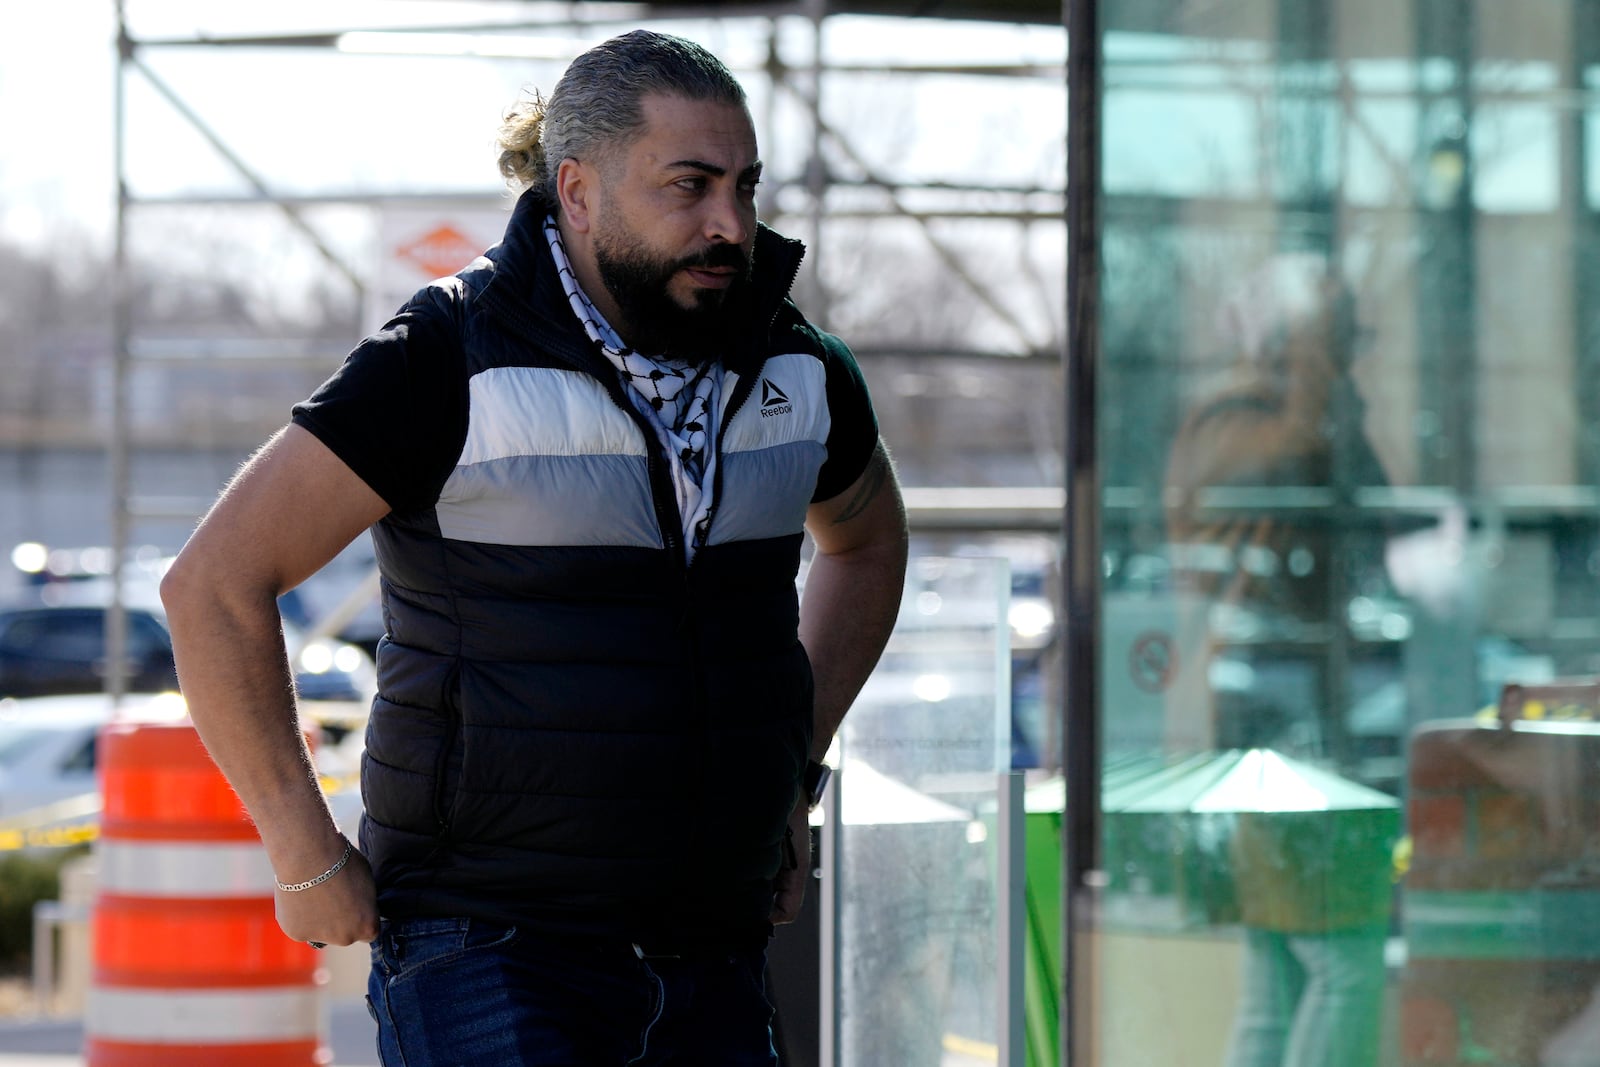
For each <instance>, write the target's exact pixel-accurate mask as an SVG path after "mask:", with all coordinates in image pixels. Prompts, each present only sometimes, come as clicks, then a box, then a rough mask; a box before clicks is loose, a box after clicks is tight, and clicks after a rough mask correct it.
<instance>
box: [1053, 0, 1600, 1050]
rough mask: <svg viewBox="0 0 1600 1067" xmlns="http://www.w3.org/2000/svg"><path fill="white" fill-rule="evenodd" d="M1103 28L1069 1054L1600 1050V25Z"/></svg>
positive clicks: (1246, 2) (1472, 20)
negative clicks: (1598, 698) (1096, 668)
mask: <svg viewBox="0 0 1600 1067" xmlns="http://www.w3.org/2000/svg"><path fill="white" fill-rule="evenodd" d="M1102 11H1103V25H1104V27H1105V29H1104V34H1105V37H1104V40H1103V42H1102V46H1103V47H1102V50H1101V51H1102V54H1103V56H1104V62H1105V70H1104V92H1105V103H1104V109H1105V110H1104V128H1105V142H1106V143H1105V151H1104V155H1103V172H1102V175H1101V189H1102V204H1101V215H1102V218H1103V220H1104V222H1103V231H1102V235H1101V253H1102V255H1101V258H1102V265H1103V271H1102V277H1101V293H1100V297H1101V300H1100V309H1101V315H1102V321H1101V323H1100V330H1099V335H1100V337H1101V339H1102V345H1103V351H1102V352H1101V353H1100V368H1101V373H1100V382H1101V393H1100V395H1099V396H1098V398H1097V403H1098V407H1099V415H1098V419H1097V425H1098V427H1099V431H1100V434H1101V437H1100V442H1099V449H1100V459H1101V476H1102V480H1103V489H1102V497H1101V504H1102V509H1101V510H1102V516H1103V519H1102V523H1103V525H1102V530H1101V541H1102V544H1103V546H1104V551H1105V570H1104V575H1105V582H1104V590H1103V597H1102V602H1103V629H1102V633H1101V651H1102V656H1103V659H1102V663H1101V680H1102V684H1101V693H1102V704H1101V708H1100V717H1101V724H1102V729H1101V736H1102V738H1103V743H1104V753H1103V779H1104V782H1103V784H1104V790H1103V796H1102V800H1101V807H1102V815H1103V818H1102V850H1101V851H1102V861H1103V868H1104V870H1103V875H1104V879H1103V881H1104V884H1103V886H1102V887H1100V888H1098V890H1097V896H1096V898H1095V903H1096V904H1097V905H1098V906H1097V907H1096V908H1094V909H1092V910H1086V911H1084V913H1083V915H1084V919H1083V921H1082V922H1081V923H1080V924H1079V925H1076V926H1075V927H1074V936H1076V937H1077V938H1079V939H1080V944H1079V950H1080V951H1079V953H1078V958H1080V959H1084V960H1088V961H1090V963H1089V964H1088V966H1089V968H1090V970H1089V973H1088V974H1087V975H1086V976H1084V978H1083V981H1084V986H1083V989H1082V990H1080V991H1079V1004H1080V1005H1082V1006H1083V1011H1082V1012H1080V1016H1079V1017H1080V1018H1083V1019H1087V1020H1089V1023H1088V1024H1089V1025H1092V1026H1093V1028H1094V1031H1095V1033H1094V1036H1093V1040H1092V1041H1089V1042H1088V1043H1087V1044H1086V1045H1083V1046H1082V1047H1087V1048H1091V1049H1092V1050H1093V1055H1094V1057H1095V1062H1096V1063H1097V1064H1099V1065H1104V1067H1124V1065H1127V1067H1134V1065H1139V1067H1142V1065H1144V1064H1149V1063H1195V1064H1205V1065H1207V1067H1210V1065H1213V1064H1221V1065H1225V1067H1310V1065H1319V1067H1320V1065H1327V1067H1378V1065H1380V1064H1381V1065H1383V1067H1390V1065H1395V1067H1461V1065H1466V1064H1497V1065H1511V1064H1518V1065H1521V1064H1528V1065H1539V1067H1553V1065H1560V1067H1577V1065H1580V1064H1587V1065H1600V942H1597V941H1596V940H1595V937H1594V935H1593V933H1592V931H1594V930H1597V929H1600V904H1597V903H1596V902H1597V901H1600V813H1597V812H1596V811H1595V809H1594V805H1595V803H1596V801H1595V800H1594V799H1593V798H1594V797H1595V796H1597V795H1600V790H1597V788H1596V786H1597V785H1600V781H1597V779H1600V752H1595V751H1593V750H1592V746H1593V745H1595V744H1596V743H1597V741H1596V738H1597V737H1600V727H1597V726H1596V725H1595V723H1594V722H1593V721H1592V720H1593V719H1594V718H1595V715H1594V712H1593V704H1592V703H1590V702H1586V700H1587V698H1582V699H1580V698H1578V697H1573V696H1572V694H1580V696H1581V694H1583V693H1585V692H1586V691H1587V690H1586V689H1585V685H1586V682H1585V679H1588V678H1589V677H1590V676H1593V675H1596V674H1600V611H1597V608H1600V564H1597V563H1596V561H1597V560H1600V489H1597V485H1600V420H1597V419H1596V418H1595V413H1596V411H1600V351H1597V348H1600V320H1596V318H1595V316H1596V314H1597V312H1596V311H1595V310H1594V309H1595V308H1597V307H1600V300H1597V299H1596V298H1597V296H1600V258H1597V253H1596V251H1595V249H1596V248H1597V247H1600V245H1597V244H1596V242H1595V241H1594V240H1593V237H1594V236H1595V233H1596V216H1595V210H1596V205H1597V201H1600V198H1597V197H1596V195H1595V193H1594V190H1596V189H1600V151H1596V150H1595V149H1594V148H1593V147H1592V146H1593V143H1594V142H1593V137H1594V135H1595V134H1596V133H1597V132H1600V121H1597V119H1596V117H1595V116H1596V115H1597V114H1600V105H1597V104H1596V102H1595V100H1594V99H1593V98H1592V97H1591V96H1590V95H1589V93H1588V91H1587V90H1588V88H1590V87H1592V85H1594V84H1600V75H1597V73H1596V72H1597V71H1600V6H1597V5H1595V4H1592V3H1588V2H1587V0H1532V2H1529V3H1521V4H1514V5H1513V4H1500V3H1494V2H1492V0H1402V2H1400V3H1392V2H1387V0H1350V2H1348V3H1345V2H1341V3H1338V4H1334V3H1331V2H1328V0H1281V2H1273V3H1265V2H1261V0H1223V2H1220V3H1210V4H1204V5H1189V4H1180V5H1164V6H1163V5H1152V4H1148V3H1140V2H1136V0H1108V2H1107V3H1106V4H1105V5H1103V7H1102ZM1508 685H1511V686H1512V687H1513V688H1512V689H1510V690H1507V689H1506V687H1507V686H1508ZM1516 686H1521V687H1523V688H1521V689H1518V688H1515V687H1516ZM1540 686H1546V687H1548V686H1557V688H1552V689H1547V690H1546V689H1540V688H1539V687H1540ZM1591 688H1592V687H1591ZM1508 692H1509V693H1513V694H1515V693H1522V694H1523V695H1524V697H1527V694H1540V693H1543V694H1545V695H1546V696H1549V699H1543V698H1540V699H1534V698H1532V697H1527V699H1521V698H1518V700H1516V701H1513V703H1512V704H1506V705H1505V707H1512V706H1514V710H1513V711H1507V710H1505V707H1502V704H1503V703H1504V701H1503V700H1502V697H1503V695H1504V694H1506V693H1508ZM1552 694H1554V695H1552ZM1497 709H1499V710H1497ZM1316 797H1321V798H1322V800H1321V801H1320V802H1319V801H1317V800H1316V799H1315V798H1316ZM1030 805H1031V808H1032V809H1033V810H1035V811H1036V812H1038V811H1043V810H1045V809H1046V808H1048V806H1049V805H1048V802H1047V799H1046V798H1045V797H1044V796H1043V794H1041V793H1038V792H1035V793H1033V794H1030ZM1057 817H1059V816H1057ZM1053 1051H1054V1050H1044V1052H1043V1053H1042V1054H1041V1058H1040V1061H1039V1062H1053V1061H1052V1060H1050V1058H1049V1057H1050V1054H1051V1053H1053Z"/></svg>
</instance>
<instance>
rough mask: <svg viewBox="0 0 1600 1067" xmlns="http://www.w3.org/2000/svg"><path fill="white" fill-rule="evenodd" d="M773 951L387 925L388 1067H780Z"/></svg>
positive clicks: (456, 924)
mask: <svg viewBox="0 0 1600 1067" xmlns="http://www.w3.org/2000/svg"><path fill="white" fill-rule="evenodd" d="M765 966H766V948H765V946H764V945H759V944H758V945H754V946H752V947H751V948H749V949H748V950H745V951H741V952H733V953H717V954H709V953H708V954H704V955H697V956H693V957H686V958H683V959H660V958H645V959H641V958H639V956H638V955H637V954H636V952H635V951H634V949H633V948H632V947H631V946H629V945H626V944H616V945H593V944H586V943H578V942H569V941H564V940H561V939H558V938H548V937H541V936H538V935H534V934H529V933H524V932H522V931H519V930H518V929H516V928H515V927H507V926H496V925H493V924H489V923H483V922H478V921H476V920H471V919H408V920H403V921H397V922H387V921H386V922H384V923H383V928H382V932H381V933H380V934H379V935H378V940H376V941H374V942H373V943H372V973H371V976H370V977H369V978H368V980H367V1004H368V1006H369V1008H370V1009H371V1010H372V1014H373V1017H374V1018H376V1019H377V1021H378V1055H379V1058H380V1059H381V1060H382V1062H383V1065H384V1067H458V1065H459V1067H624V1065H628V1064H634V1065H638V1067H668V1065H672V1067H691V1065H692V1067H777V1063H778V1058H777V1054H776V1053H775V1052H774V1051H773V1047H772V1031H771V1022H772V1006H771V1004H769V1003H768V1002H767V998H766V992H765V989H764V981H763V971H764V969H765Z"/></svg>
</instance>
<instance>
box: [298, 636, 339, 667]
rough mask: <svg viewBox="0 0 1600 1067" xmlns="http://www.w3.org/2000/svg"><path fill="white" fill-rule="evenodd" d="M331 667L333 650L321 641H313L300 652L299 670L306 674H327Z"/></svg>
mask: <svg viewBox="0 0 1600 1067" xmlns="http://www.w3.org/2000/svg"><path fill="white" fill-rule="evenodd" d="M333 665H334V653H333V649H332V648H330V647H329V646H328V645H326V644H325V643H323V642H321V641H313V642H312V643H311V644H309V645H307V646H306V647H305V648H302V649H301V650H300V669H301V670H302V671H305V672H306V673H307V674H327V673H328V672H329V671H330V670H332V669H333Z"/></svg>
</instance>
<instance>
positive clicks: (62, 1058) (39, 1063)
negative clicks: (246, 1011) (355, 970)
mask: <svg viewBox="0 0 1600 1067" xmlns="http://www.w3.org/2000/svg"><path fill="white" fill-rule="evenodd" d="M328 1015H329V1024H330V1025H329V1041H328V1043H329V1045H330V1046H331V1047H332V1049H333V1067H378V1049H377V1039H376V1037H375V1033H376V1031H375V1028H374V1026H373V1023H372V1016H370V1015H368V1014H367V1006H366V1003H365V1002H364V1001H362V1000H361V999H359V998H351V997H339V998H336V999H333V1000H331V1001H330V1002H329V1012H328ZM82 1050H83V1021H82V1020H81V1019H44V1020H36V1021H30V1020H12V1019H5V1020H0V1067H84V1060H83V1051H82Z"/></svg>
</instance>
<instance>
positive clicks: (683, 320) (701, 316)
mask: <svg viewBox="0 0 1600 1067" xmlns="http://www.w3.org/2000/svg"><path fill="white" fill-rule="evenodd" d="M641 109H642V111H643V112H644V116H645V120H646V122H645V130H644V133H643V134H642V135H641V136H640V137H639V138H638V139H637V140H635V141H634V142H633V143H632V144H630V145H628V146H626V147H625V148H622V149H620V150H618V152H617V154H616V156H615V157H614V158H612V159H610V160H608V161H606V163H605V164H604V166H603V173H604V178H603V181H602V186H603V189H604V196H603V199H602V205H603V206H602V208H601V210H600V211H599V212H597V215H596V219H595V230H594V248H595V259H596V263H597V266H598V268H599V272H600V277H601V280H602V281H603V282H604V284H605V287H606V289H607V291H608V292H609V293H610V295H611V297H612V299H613V300H614V301H616V304H617V308H618V310H619V311H620V313H621V318H622V321H620V322H618V323H615V325H616V327H617V329H618V330H619V332H621V333H622V335H623V337H624V338H625V339H626V340H627V341H628V343H629V344H630V345H632V346H633V347H635V348H638V349H640V350H642V351H646V352H670V353H672V354H674V355H681V356H684V357H688V358H703V357H706V356H709V355H711V354H712V353H711V352H710V351H708V349H709V348H711V347H714V346H715V344H716V336H717V333H718V331H719V330H720V328H721V326H722V323H723V319H724V316H723V314H722V312H723V306H724V304H725V303H726V301H727V297H728V293H729V291H730V290H731V289H732V288H733V287H734V286H735V285H736V284H738V283H739V282H741V281H743V280H745V279H747V278H748V277H749V274H750V256H751V251H752V249H753V248H754V246H755V236H756V204H755V188H756V183H757V181H758V180H759V179H760V175H761V163H760V160H759V159H758V157H757V152H756V136H755V130H754V128H753V127H752V125H751V123H750V116H749V114H748V113H747V112H746V111H745V110H744V108H742V107H735V106H730V105H728V104H722V103H714V102H710V101H704V100H686V99H684V98H682V97H678V96H663V95H652V96H647V97H645V98H644V100H643V101H642V102H641Z"/></svg>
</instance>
